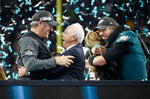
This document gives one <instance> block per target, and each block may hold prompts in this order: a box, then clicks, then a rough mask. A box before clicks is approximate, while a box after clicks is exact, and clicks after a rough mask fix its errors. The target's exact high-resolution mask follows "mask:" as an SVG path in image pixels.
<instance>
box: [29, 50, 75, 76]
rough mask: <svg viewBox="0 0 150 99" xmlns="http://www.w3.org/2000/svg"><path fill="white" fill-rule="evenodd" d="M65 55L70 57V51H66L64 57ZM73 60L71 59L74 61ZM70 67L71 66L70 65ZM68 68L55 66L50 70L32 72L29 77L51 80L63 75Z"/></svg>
mask: <svg viewBox="0 0 150 99" xmlns="http://www.w3.org/2000/svg"><path fill="white" fill-rule="evenodd" d="M67 55H72V56H73V54H72V52H71V51H67V52H66V53H65V56H67ZM74 60H75V59H73V61H74ZM70 66H71V65H70ZM69 68H70V67H64V66H59V65H56V67H55V68H52V69H49V70H43V71H42V70H40V71H32V72H31V73H30V74H31V75H30V77H31V78H32V79H43V78H45V79H51V78H53V77H54V78H55V77H56V76H58V75H61V74H63V73H64V72H65V71H66V70H67V69H69Z"/></svg>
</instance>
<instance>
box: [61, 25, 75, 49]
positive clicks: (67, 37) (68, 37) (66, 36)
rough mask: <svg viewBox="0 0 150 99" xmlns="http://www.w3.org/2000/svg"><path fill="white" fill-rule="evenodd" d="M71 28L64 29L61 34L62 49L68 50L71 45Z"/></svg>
mask: <svg viewBox="0 0 150 99" xmlns="http://www.w3.org/2000/svg"><path fill="white" fill-rule="evenodd" d="M71 28H72V27H71V26H69V27H67V28H66V29H65V31H64V33H63V34H62V39H63V47H64V48H68V47H69V46H70V45H71V43H72V37H73V36H71V34H70V31H71Z"/></svg>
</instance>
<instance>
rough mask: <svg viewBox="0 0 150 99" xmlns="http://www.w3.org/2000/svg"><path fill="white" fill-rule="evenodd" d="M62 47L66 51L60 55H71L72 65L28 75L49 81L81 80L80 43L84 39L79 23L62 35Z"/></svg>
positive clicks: (83, 63) (82, 59)
mask: <svg viewBox="0 0 150 99" xmlns="http://www.w3.org/2000/svg"><path fill="white" fill-rule="evenodd" d="M62 38H63V47H64V48H66V51H65V52H64V53H62V55H64V56H67V55H72V56H74V57H75V58H74V59H73V64H71V65H70V66H69V67H62V66H58V65H57V66H56V67H55V68H53V69H50V70H41V71H40V72H39V71H38V72H37V71H33V72H32V73H30V76H31V78H32V79H50V80H82V79H83V71H84V68H85V57H84V52H83V46H82V41H83V39H84V30H83V28H82V26H81V25H80V24H79V23H75V24H72V25H70V26H68V27H67V28H66V29H65V31H64V33H63V34H62Z"/></svg>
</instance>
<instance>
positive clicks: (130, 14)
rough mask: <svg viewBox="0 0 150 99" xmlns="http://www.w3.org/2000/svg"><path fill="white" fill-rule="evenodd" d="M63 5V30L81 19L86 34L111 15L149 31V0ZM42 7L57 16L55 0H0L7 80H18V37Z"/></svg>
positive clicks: (76, 0)
mask: <svg viewBox="0 0 150 99" xmlns="http://www.w3.org/2000/svg"><path fill="white" fill-rule="evenodd" d="M62 5H63V11H62V13H63V15H62V16H63V17H62V20H63V21H62V23H61V25H62V26H63V30H64V29H65V28H66V27H67V26H68V25H70V24H72V23H75V22H79V23H80V24H82V25H83V27H84V30H85V32H86V33H87V32H89V31H90V30H92V29H93V28H94V27H95V26H96V25H97V23H98V20H99V19H100V18H102V17H104V16H109V17H113V18H114V19H116V21H117V22H118V23H119V24H120V25H123V26H125V27H130V29H132V30H133V31H134V32H135V33H137V34H139V33H141V32H144V33H145V34H146V35H148V34H150V1H149V0H127V2H122V0H119V1H118V0H63V4H62ZM42 9H46V10H48V11H50V12H51V13H52V14H53V15H54V17H57V16H58V15H57V14H56V0H1V1H0V28H1V29H0V62H1V67H3V69H4V70H5V72H6V75H7V79H8V80H9V79H17V69H16V63H15V60H16V55H17V53H16V47H17V41H18V38H19V37H20V36H21V35H23V34H24V33H26V32H27V31H29V29H30V21H31V17H32V15H33V14H34V13H35V12H37V11H39V10H42ZM129 20H130V22H129ZM127 22H128V24H127ZM55 32H56V33H57V31H55ZM56 35H57V34H55V33H51V35H50V39H49V40H48V41H47V42H46V43H47V46H48V47H49V48H50V49H51V50H52V51H54V49H55V47H56V45H57V44H56V39H55V38H56Z"/></svg>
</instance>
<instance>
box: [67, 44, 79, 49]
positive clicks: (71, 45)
mask: <svg viewBox="0 0 150 99" xmlns="http://www.w3.org/2000/svg"><path fill="white" fill-rule="evenodd" d="M75 45H77V44H74V45H71V46H69V47H68V48H67V49H66V50H69V49H70V48H72V47H73V46H75Z"/></svg>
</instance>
